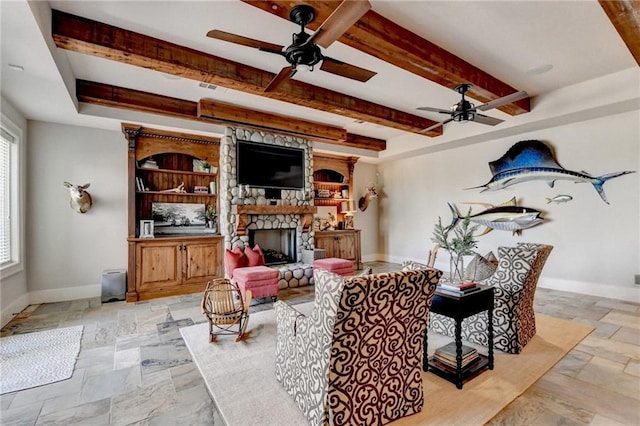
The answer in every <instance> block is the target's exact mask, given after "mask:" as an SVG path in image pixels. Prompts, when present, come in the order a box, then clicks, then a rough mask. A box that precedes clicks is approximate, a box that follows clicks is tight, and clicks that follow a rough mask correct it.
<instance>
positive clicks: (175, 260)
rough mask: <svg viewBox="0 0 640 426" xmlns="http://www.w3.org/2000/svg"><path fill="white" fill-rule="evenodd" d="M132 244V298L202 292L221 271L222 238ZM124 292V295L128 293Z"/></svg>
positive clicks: (145, 241) (222, 270)
mask: <svg viewBox="0 0 640 426" xmlns="http://www.w3.org/2000/svg"><path fill="white" fill-rule="evenodd" d="M130 243H132V244H134V245H135V251H136V265H135V266H136V267H135V271H136V275H135V283H134V284H135V286H134V288H133V289H132V290H133V291H132V292H129V293H131V297H133V293H135V294H136V295H137V297H136V299H135V300H142V299H151V298H154V297H160V296H170V295H174V294H183V293H193V292H200V291H204V288H205V286H206V283H207V282H208V281H210V280H212V279H213V278H217V277H221V276H222V275H223V274H224V269H223V267H222V247H223V245H224V242H223V238H222V237H221V236H218V237H210V238H198V237H194V238H193V239H171V238H163V239H154V240H144V241H141V240H138V241H133V242H130ZM129 293H127V297H130V294H129Z"/></svg>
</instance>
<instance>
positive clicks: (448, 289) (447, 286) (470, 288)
mask: <svg viewBox="0 0 640 426" xmlns="http://www.w3.org/2000/svg"><path fill="white" fill-rule="evenodd" d="M481 289H482V287H480V286H479V285H478V284H477V283H475V282H473V281H469V282H465V283H458V284H454V283H447V282H445V283H440V284H439V285H438V290H440V291H442V292H443V293H447V294H453V295H454V296H462V295H465V294H469V293H473V292H476V291H478V290H481Z"/></svg>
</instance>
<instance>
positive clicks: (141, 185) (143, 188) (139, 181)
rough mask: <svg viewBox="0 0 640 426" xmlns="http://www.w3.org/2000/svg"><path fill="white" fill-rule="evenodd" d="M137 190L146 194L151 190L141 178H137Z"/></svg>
mask: <svg viewBox="0 0 640 426" xmlns="http://www.w3.org/2000/svg"><path fill="white" fill-rule="evenodd" d="M136 189H137V190H138V191H139V192H144V191H148V190H149V188H148V187H146V186H145V185H144V181H143V180H142V178H141V177H140V176H136Z"/></svg>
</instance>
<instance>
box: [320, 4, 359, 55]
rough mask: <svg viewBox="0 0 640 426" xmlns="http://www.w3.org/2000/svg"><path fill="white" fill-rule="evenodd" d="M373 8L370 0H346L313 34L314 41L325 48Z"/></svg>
mask: <svg viewBox="0 0 640 426" xmlns="http://www.w3.org/2000/svg"><path fill="white" fill-rule="evenodd" d="M369 9H371V4H370V3H369V1H368V0H344V1H343V2H342V3H340V5H339V6H338V7H337V8H336V9H335V10H334V11H333V13H332V14H331V15H330V16H329V17H328V18H327V19H326V20H325V21H324V22H323V23H322V24H321V25H320V27H318V29H317V30H316V32H315V33H314V34H313V36H312V37H313V42H314V43H315V44H317V45H318V46H321V47H324V48H325V49H326V48H327V47H329V46H330V45H331V43H333V42H334V41H336V40H337V39H338V38H340V36H341V35H342V34H344V32H345V31H347V30H348V29H349V27H351V26H352V25H353V24H355V23H356V22H357V21H358V19H360V18H361V17H362V16H363V15H364V14H365V13H367V11H368V10H369Z"/></svg>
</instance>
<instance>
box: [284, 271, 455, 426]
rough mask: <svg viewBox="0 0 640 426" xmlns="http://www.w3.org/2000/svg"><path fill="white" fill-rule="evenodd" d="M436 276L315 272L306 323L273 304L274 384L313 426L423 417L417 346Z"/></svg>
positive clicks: (298, 315) (424, 273)
mask: <svg viewBox="0 0 640 426" xmlns="http://www.w3.org/2000/svg"><path fill="white" fill-rule="evenodd" d="M441 274H442V272H441V271H438V270H436V269H426V270H421V271H407V272H393V273H384V274H378V275H368V276H359V277H348V278H345V277H341V276H340V275H336V274H334V273H332V272H329V271H325V270H320V269H316V270H315V271H314V278H315V282H316V284H315V286H316V299H315V306H314V309H313V312H312V313H311V315H310V316H308V317H306V316H304V315H302V314H301V313H299V312H297V311H296V310H295V309H293V308H291V307H290V306H289V305H287V304H285V303H283V302H281V301H279V302H276V304H275V310H276V319H277V326H278V332H277V341H276V377H277V379H278V381H279V382H280V384H282V386H283V387H284V388H285V389H286V390H287V392H288V393H289V394H290V395H291V396H292V397H293V399H294V400H295V402H296V403H297V405H298V407H299V408H300V410H301V411H302V412H303V413H304V414H305V416H306V417H307V419H308V421H309V423H310V424H311V425H329V424H330V425H346V424H348V425H368V426H369V425H383V424H386V423H389V422H391V421H393V420H396V419H398V418H401V417H405V416H409V415H412V414H415V413H417V412H419V411H420V410H422V407H423V405H424V396H423V390H422V376H421V371H422V370H421V366H422V344H423V339H424V334H425V332H426V320H427V316H428V314H429V309H430V307H431V301H432V299H433V294H434V292H435V288H436V285H437V283H438V280H439V279H440V275H441Z"/></svg>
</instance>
